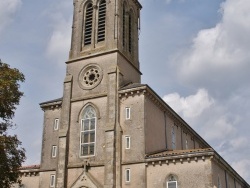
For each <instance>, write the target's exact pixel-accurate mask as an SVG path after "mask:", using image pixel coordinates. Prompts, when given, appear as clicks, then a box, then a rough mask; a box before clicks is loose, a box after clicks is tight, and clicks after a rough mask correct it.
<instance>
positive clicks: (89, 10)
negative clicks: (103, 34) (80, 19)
mask: <svg viewBox="0 0 250 188" xmlns="http://www.w3.org/2000/svg"><path fill="white" fill-rule="evenodd" d="M92 22H93V5H92V3H88V4H87V6H86V9H85V23H84V45H88V44H91V41H92V30H93V25H92Z"/></svg>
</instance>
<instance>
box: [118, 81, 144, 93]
mask: <svg viewBox="0 0 250 188" xmlns="http://www.w3.org/2000/svg"><path fill="white" fill-rule="evenodd" d="M142 86H147V85H146V84H140V83H129V84H126V85H125V86H123V87H121V88H120V89H119V90H120V91H121V90H126V89H133V88H137V87H142Z"/></svg>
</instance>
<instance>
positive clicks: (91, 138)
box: [80, 105, 96, 157]
mask: <svg viewBox="0 0 250 188" xmlns="http://www.w3.org/2000/svg"><path fill="white" fill-rule="evenodd" d="M80 134H81V135H80V145H81V146H80V156H83V157H84V156H91V155H95V141H96V111H95V109H94V108H93V107H92V106H90V105H89V106H87V107H86V108H85V109H84V111H83V116H82V120H81V133H80Z"/></svg>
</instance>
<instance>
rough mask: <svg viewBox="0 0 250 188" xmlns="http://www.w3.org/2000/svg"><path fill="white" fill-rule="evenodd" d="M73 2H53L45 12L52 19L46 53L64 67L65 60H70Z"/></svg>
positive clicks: (61, 0) (65, 0)
mask: <svg viewBox="0 0 250 188" xmlns="http://www.w3.org/2000/svg"><path fill="white" fill-rule="evenodd" d="M72 5H73V4H72V2H71V1H67V0H60V2H59V3H58V2H54V3H51V5H50V8H48V9H46V10H45V11H44V14H45V15H47V16H48V17H49V19H50V20H51V22H50V25H51V27H52V32H51V35H50V38H49V41H48V45H47V49H46V53H47V57H49V58H50V59H52V60H53V61H54V62H55V63H57V64H58V65H60V66H62V67H64V66H65V64H64V62H65V61H66V60H68V54H69V49H70V41H71V26H72V10H71V9H70V8H73V7H72Z"/></svg>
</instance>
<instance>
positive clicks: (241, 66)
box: [175, 0, 250, 88]
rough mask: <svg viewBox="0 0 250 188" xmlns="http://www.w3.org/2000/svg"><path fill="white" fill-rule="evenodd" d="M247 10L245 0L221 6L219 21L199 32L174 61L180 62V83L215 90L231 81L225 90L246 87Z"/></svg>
mask: <svg viewBox="0 0 250 188" xmlns="http://www.w3.org/2000/svg"><path fill="white" fill-rule="evenodd" d="M249 10H250V1H249V0H227V1H225V2H224V3H223V4H222V5H221V13H222V20H221V21H220V22H219V23H218V24H217V25H216V26H215V27H214V28H210V29H204V30H201V31H200V32H199V33H198V34H197V36H196V37H195V38H194V39H193V45H192V47H191V48H190V49H188V50H187V51H185V52H184V53H182V54H179V56H178V57H176V58H175V62H176V61H177V62H181V67H178V69H179V70H180V71H179V73H180V75H179V76H180V77H181V78H182V79H183V80H184V81H186V80H187V81H189V82H190V83H191V82H192V83H199V84H200V85H201V84H210V85H211V84H213V85H216V86H217V87H218V88H219V87H222V85H223V84H224V83H225V82H226V81H227V82H229V83H230V82H231V83H230V84H231V86H229V87H239V86H241V85H242V84H246V82H247V81H246V80H247V79H248V80H249V79H250V74H249V72H248V71H247V70H249V69H250V64H249V61H250V53H249V49H250V37H249V33H250V24H249V23H250V11H249ZM199 78H201V79H199ZM236 78H241V79H236ZM242 80H243V81H242ZM244 80H245V81H244Z"/></svg>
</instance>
